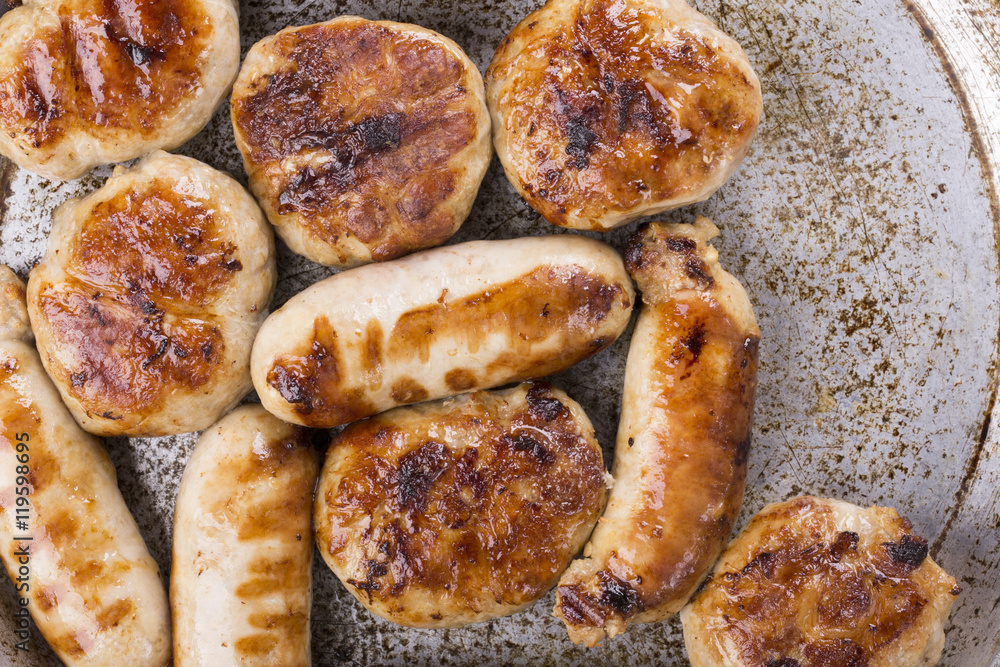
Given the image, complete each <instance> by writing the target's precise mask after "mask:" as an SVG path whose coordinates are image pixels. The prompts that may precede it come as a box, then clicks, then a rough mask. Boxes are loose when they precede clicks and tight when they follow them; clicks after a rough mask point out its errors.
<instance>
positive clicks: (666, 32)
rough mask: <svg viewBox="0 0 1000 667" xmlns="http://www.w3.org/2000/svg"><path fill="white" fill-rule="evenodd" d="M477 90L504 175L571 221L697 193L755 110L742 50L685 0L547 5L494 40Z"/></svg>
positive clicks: (736, 150) (608, 217)
mask: <svg viewBox="0 0 1000 667" xmlns="http://www.w3.org/2000/svg"><path fill="white" fill-rule="evenodd" d="M486 85H487V99H488V103H489V105H490V112H491V113H492V115H493V133H494V143H495V144H496V150H497V154H498V155H499V157H500V160H501V161H502V162H503V165H504V169H505V170H506V172H507V177H508V178H509V179H510V181H511V183H512V184H513V185H514V187H515V188H516V189H517V190H518V192H519V193H520V194H521V195H522V196H523V197H524V198H525V199H526V200H527V201H528V203H529V204H531V206H532V207H533V208H535V210H537V211H538V212H539V213H541V214H542V215H543V216H545V218H546V219H547V220H548V221H549V222H552V223H553V224H556V225H561V226H564V227H571V228H575V229H592V230H608V229H611V228H613V227H617V226H619V225H622V224H625V223H627V222H629V221H631V220H634V219H635V218H638V217H640V216H643V215H652V214H655V213H659V212H661V211H664V210H667V209H671V208H676V207H678V206H683V205H685V204H689V203H692V202H696V201H701V200H702V199H706V198H707V197H709V196H710V195H711V194H712V193H713V192H714V191H715V190H716V189H718V188H719V187H720V186H721V185H722V184H723V183H724V182H725V181H726V180H727V179H728V178H729V176H730V175H731V174H732V173H733V171H735V169H736V166H737V165H738V164H739V162H740V160H742V158H743V155H744V154H745V153H746V150H747V148H748V146H749V143H750V139H751V138H752V137H753V135H754V133H755V131H756V129H757V125H758V122H759V120H760V116H761V112H762V98H761V91H760V83H759V81H758V80H757V76H756V75H755V74H754V71H753V68H752V67H751V65H750V63H749V62H748V61H747V58H746V55H745V54H744V53H743V51H742V49H741V48H740V46H739V45H738V44H737V43H736V42H735V41H733V40H732V39H731V38H729V37H728V36H727V35H725V34H724V33H722V32H721V31H719V30H718V29H717V28H716V27H715V26H714V25H713V24H712V23H711V21H709V20H708V19H707V18H705V17H704V16H702V15H701V14H699V13H698V12H696V11H694V10H693V9H691V8H690V7H689V6H688V5H687V4H686V3H685V2H684V1H683V0H550V2H548V3H547V4H546V5H545V6H544V7H543V8H541V9H539V10H538V11H536V12H535V13H533V14H531V15H530V16H528V17H527V18H526V19H524V21H522V22H521V23H520V24H519V25H518V26H517V27H516V28H514V30H513V31H512V32H511V33H510V35H508V36H507V38H506V39H504V41H503V42H502V43H501V44H500V47H499V49H498V50H497V52H496V55H494V57H493V62H492V63H491V64H490V67H489V69H488V70H487V72H486Z"/></svg>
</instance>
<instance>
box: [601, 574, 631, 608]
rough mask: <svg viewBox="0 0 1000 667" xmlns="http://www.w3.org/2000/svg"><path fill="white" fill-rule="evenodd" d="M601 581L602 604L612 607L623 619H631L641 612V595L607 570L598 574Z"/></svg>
mask: <svg viewBox="0 0 1000 667" xmlns="http://www.w3.org/2000/svg"><path fill="white" fill-rule="evenodd" d="M597 577H598V579H600V581H601V604H603V605H606V606H608V607H611V608H612V609H614V610H615V611H617V612H618V613H619V614H621V615H622V617H623V618H629V617H630V616H632V615H633V614H634V613H635V612H636V611H638V610H639V594H638V593H637V592H636V591H635V589H633V588H632V587H631V586H629V585H628V583H627V582H625V581H622V580H621V579H619V578H618V577H616V576H615V575H613V574H611V573H610V572H608V571H607V570H601V571H600V572H598V573H597Z"/></svg>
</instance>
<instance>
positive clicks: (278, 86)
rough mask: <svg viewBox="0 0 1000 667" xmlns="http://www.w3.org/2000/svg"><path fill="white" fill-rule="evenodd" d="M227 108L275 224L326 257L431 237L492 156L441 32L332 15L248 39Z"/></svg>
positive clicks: (419, 243)
mask: <svg viewBox="0 0 1000 667" xmlns="http://www.w3.org/2000/svg"><path fill="white" fill-rule="evenodd" d="M232 119H233V126H234V128H235V131H236V140H237V144H238V146H239V148H240V151H241V152H242V153H243V158H244V164H245V166H246V170H247V173H248V174H249V176H250V185H251V188H252V189H253V191H254V193H255V194H256V195H257V197H258V198H259V199H260V201H261V204H262V206H263V207H264V210H265V211H266V212H267V214H268V218H269V219H270V220H271V222H272V224H274V225H275V226H276V227H277V229H278V233H279V234H280V235H281V236H282V238H283V239H284V240H285V241H286V242H287V243H288V245H289V247H290V248H292V250H294V251H296V252H298V253H300V254H303V255H305V256H306V257H309V258H310V259H313V260H316V261H318V262H322V263H324V264H330V265H334V266H353V265H356V264H360V263H364V262H370V261H373V260H376V261H381V260H387V259H393V258H395V257H399V256H401V255H404V254H407V253H410V252H412V251H414V250H418V249H420V248H427V247H432V246H435V245H440V244H442V243H444V242H445V241H446V240H448V238H450V237H451V235H452V234H454V233H455V231H457V230H458V228H459V226H460V225H461V224H462V221H463V220H464V219H465V217H466V216H467V215H468V213H469V210H470V209H471V207H472V202H473V200H474V199H475V196H476V193H477V191H478V190H479V183H480V181H482V178H483V175H484V174H485V173H486V167H487V166H488V165H489V160H490V157H491V155H492V149H491V147H490V140H489V127H490V120H489V114H488V113H487V111H486V102H485V99H484V93H483V82H482V77H480V75H479V71H478V70H477V69H476V67H475V65H473V63H472V62H471V61H470V60H469V59H468V57H467V56H466V55H465V54H464V53H462V51H461V49H460V48H459V47H458V46H457V45H456V44H455V43H454V42H452V41H451V40H449V39H447V38H446V37H443V36H442V35H438V34H437V33H434V32H432V31H430V30H426V29H424V28H420V27H418V26H413V25H406V24H401V23H393V22H390V21H378V22H374V21H366V20H364V19H360V18H358V17H353V16H347V17H339V18H337V19H335V20H333V21H329V22H327V23H321V24H316V25H311V26H305V27H301V28H288V29H286V30H283V31H281V32H280V33H278V34H277V35H275V36H274V37H269V38H267V39H264V40H262V41H261V42H259V43H258V44H256V45H255V46H254V47H253V48H252V49H251V51H250V53H249V54H248V55H247V59H246V62H245V63H244V65H243V69H242V70H241V72H240V77H239V79H238V80H237V82H236V85H235V87H234V89H233V99H232Z"/></svg>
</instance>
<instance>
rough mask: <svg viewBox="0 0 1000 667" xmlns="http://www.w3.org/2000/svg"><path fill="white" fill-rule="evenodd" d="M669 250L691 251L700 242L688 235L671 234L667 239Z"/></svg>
mask: <svg viewBox="0 0 1000 667" xmlns="http://www.w3.org/2000/svg"><path fill="white" fill-rule="evenodd" d="M666 244H667V250H669V251H670V252H691V251H692V250H694V249H695V248H696V247H697V246H698V244H697V242H695V240H694V239H689V238H687V237H686V236H671V237H668V238H667V240H666Z"/></svg>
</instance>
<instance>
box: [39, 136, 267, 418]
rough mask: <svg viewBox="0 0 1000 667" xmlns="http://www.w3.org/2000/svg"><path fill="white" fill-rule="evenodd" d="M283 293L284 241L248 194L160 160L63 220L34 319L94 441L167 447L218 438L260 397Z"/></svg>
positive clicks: (73, 205)
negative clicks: (268, 323)
mask: <svg viewBox="0 0 1000 667" xmlns="http://www.w3.org/2000/svg"><path fill="white" fill-rule="evenodd" d="M274 282H275V268H274V239H273V235H272V232H271V229H270V226H269V225H268V224H267V222H265V220H264V217H263V215H262V214H261V211H260V209H259V208H258V207H257V204H256V203H255V202H254V201H253V198H252V197H251V196H250V194H249V193H248V192H246V191H245V190H244V189H243V188H242V187H240V185H239V184H238V183H236V181H234V180H233V179H231V178H229V177H228V176H226V175H224V174H222V173H221V172H218V171H216V170H214V169H212V168H210V167H208V166H207V165H204V164H202V163H200V162H198V161H197V160H192V159H191V158H186V157H181V156H177V155H168V154H166V153H153V154H152V155H150V156H148V157H146V158H145V159H144V160H142V161H141V162H140V163H139V164H137V165H136V166H135V167H133V168H132V169H130V170H128V171H124V170H121V169H117V170H116V171H115V175H114V176H112V177H111V178H110V179H108V181H107V183H105V185H104V187H102V188H101V189H100V190H98V191H96V192H94V193H92V194H90V195H88V196H87V197H85V198H83V199H75V200H71V201H70V202H67V203H66V204H64V205H63V206H61V207H60V208H59V209H58V210H57V211H56V213H55V220H54V223H53V226H52V233H51V235H50V236H49V243H48V250H47V252H46V254H45V257H44V258H43V259H42V262H41V263H40V264H39V265H38V266H36V267H35V268H34V269H33V270H32V272H31V277H30V278H29V280H28V310H29V313H30V315H31V322H32V325H33V327H34V329H35V335H36V337H37V339H38V349H39V352H40V353H41V356H42V363H43V364H44V365H45V370H46V371H48V373H49V375H50V376H51V377H52V379H53V381H54V382H55V384H56V387H58V388H59V391H60V393H61V394H62V396H63V400H65V401H66V404H67V406H68V407H69V409H70V411H71V412H72V413H73V415H74V416H75V417H76V419H77V421H79V422H80V424H81V425H82V426H83V428H84V429H86V430H88V431H90V432H91V433H96V434H98V435H131V436H153V435H168V434H173V433H184V432H187V431H197V430H199V429H203V428H207V427H208V426H210V425H211V424H213V423H214V422H215V421H216V420H217V419H218V418H219V417H220V416H222V415H223V414H225V412H226V411H227V410H229V409H231V408H232V407H233V406H234V405H236V404H237V403H238V402H239V400H240V399H241V398H242V397H243V396H244V395H245V394H246V393H247V391H249V389H250V386H251V385H250V369H249V359H250V345H251V343H252V341H253V337H254V333H255V332H256V328H257V327H258V326H259V325H260V322H261V321H262V320H263V319H264V310H265V308H266V307H267V304H268V302H269V301H270V299H271V293H272V291H273V289H274Z"/></svg>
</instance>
